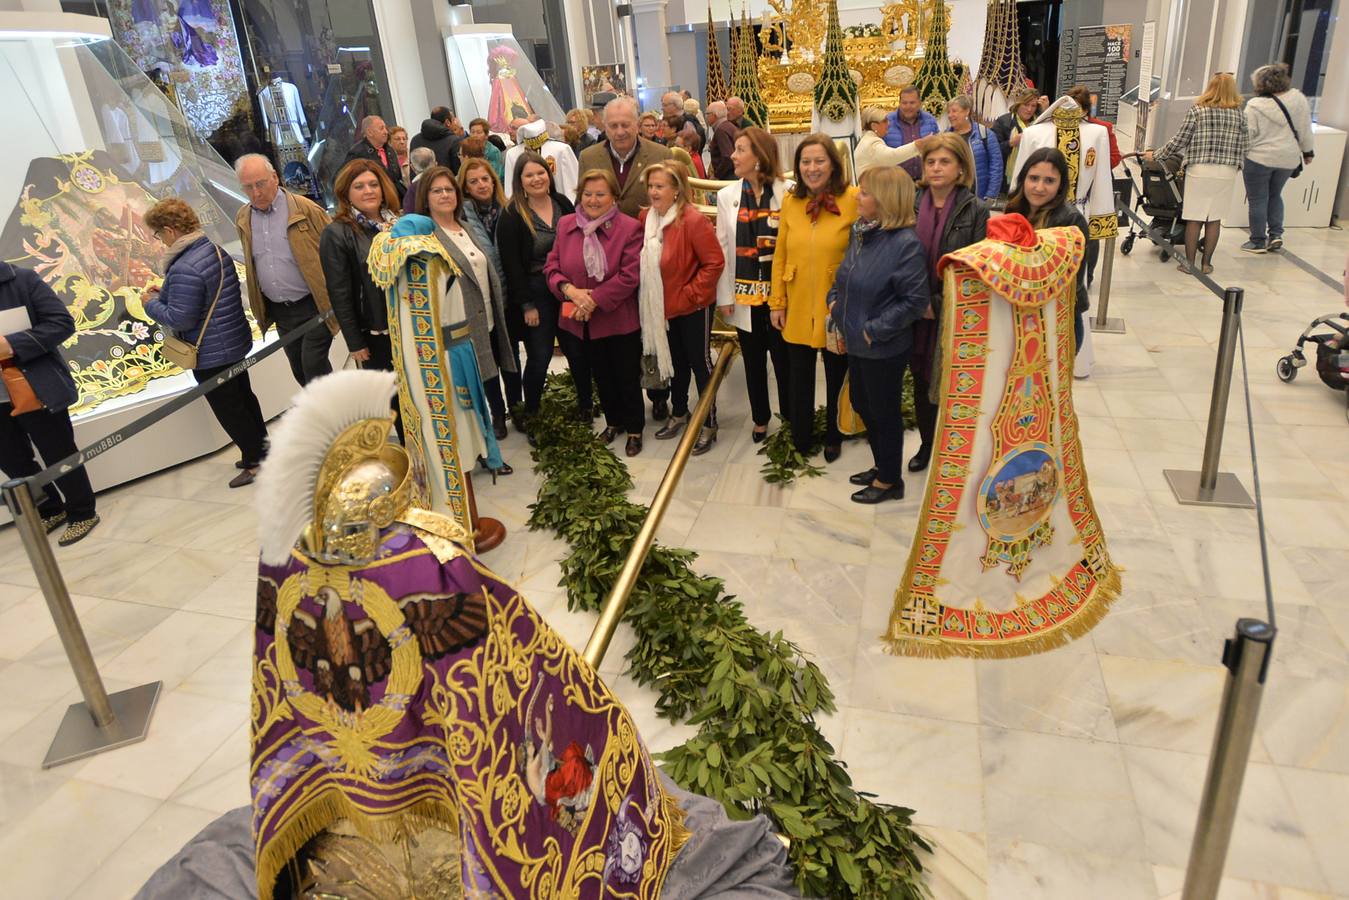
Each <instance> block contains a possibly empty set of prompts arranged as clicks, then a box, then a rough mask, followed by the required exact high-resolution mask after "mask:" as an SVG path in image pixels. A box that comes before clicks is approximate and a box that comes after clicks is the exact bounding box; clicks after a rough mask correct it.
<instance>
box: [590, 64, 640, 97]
mask: <svg viewBox="0 0 1349 900" xmlns="http://www.w3.org/2000/svg"><path fill="white" fill-rule="evenodd" d="M606 92H607V93H612V94H618V95H620V96H623V95H626V94H629V93H630V91H629V90H628V67H627V66H625V65H624V64H623V63H607V64H605V65H602V66H581V93H582V95H583V96H584V99H585V106H586V107H589V106H590V104H591V102H592V101H593V100H594V98H595V95H596V94H602V93H606Z"/></svg>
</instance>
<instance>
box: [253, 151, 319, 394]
mask: <svg viewBox="0 0 1349 900" xmlns="http://www.w3.org/2000/svg"><path fill="white" fill-rule="evenodd" d="M234 171H235V173H236V174H237V175H238V176H239V187H240V188H242V189H243V192H244V195H245V196H246V197H248V202H247V203H245V204H244V205H243V207H242V208H240V210H239V214H238V215H236V216H235V217H234V224H235V227H237V228H238V229H239V237H240V239H241V240H242V241H243V250H244V266H245V267H246V272H247V281H248V305H249V307H250V308H251V309H252V310H253V318H254V319H255V320H257V323H258V327H259V328H261V329H262V331H263V333H264V334H265V333H266V331H267V329H268V327H270V326H271V325H272V324H275V325H276V332H277V334H279V335H280V336H281V337H285V336H286V335H287V334H289V333H290V332H291V331H293V330H295V329H296V328H299V327H301V326H302V325H304V324H305V323H306V322H308V321H310V320H311V319H313V318H314V317H315V316H316V315H319V314H320V313H327V312H328V311H329V310H330V309H331V307H330V306H329V305H328V289H327V283H326V282H325V281H324V278H323V266H322V265H321V264H320V263H319V235H320V234H321V233H322V232H323V229H324V228H325V227H327V225H328V223H329V222H331V221H332V219H330V218H329V217H328V214H327V213H326V212H324V211H323V209H322V208H321V207H320V206H319V205H318V204H316V203H314V202H313V201H312V200H310V199H308V198H307V197H301V196H300V195H299V194H292V193H291V192H290V191H287V190H285V189H283V188H282V187H281V184H280V181H279V180H278V179H277V177H276V169H275V167H273V166H272V162H271V160H269V159H268V158H267V157H265V156H263V155H262V154H260V153H249V154H247V155H245V156H241V157H239V160H238V161H237V162H236V163H235V164H234ZM337 329H338V325H337V319H336V318H335V317H334V318H330V319H329V320H328V323H327V327H326V328H324V327H318V328H314V329H311V330H310V331H309V332H308V333H307V334H306V335H305V336H304V337H302V338H300V339H299V340H298V341H295V342H294V343H292V344H290V345H288V346H287V347H286V358H287V359H289V360H290V370H291V373H292V374H294V376H295V380H296V381H297V382H298V383H299V385H300V387H304V386H305V385H306V384H308V383H309V382H310V381H312V380H313V379H315V378H318V377H319V376H321V375H327V374H329V373H330V372H332V370H333V368H332V363H330V362H329V361H328V349H329V347H331V346H332V342H333V335H335V334H337Z"/></svg>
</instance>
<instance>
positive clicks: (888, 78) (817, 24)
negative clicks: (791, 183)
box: [759, 0, 949, 132]
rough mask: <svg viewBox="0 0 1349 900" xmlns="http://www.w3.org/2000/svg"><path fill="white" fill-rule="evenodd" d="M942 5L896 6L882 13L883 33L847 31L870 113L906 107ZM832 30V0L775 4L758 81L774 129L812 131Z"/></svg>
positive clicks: (910, 2)
mask: <svg viewBox="0 0 1349 900" xmlns="http://www.w3.org/2000/svg"><path fill="white" fill-rule="evenodd" d="M940 2H942V0H894V2H890V3H886V4H885V5H883V6H882V7H881V9H880V13H881V21H880V25H879V27H877V26H874V25H868V26H862V27H860V28H859V27H856V26H854V27H852V28H849V29H845V33H846V36H845V38H844V53H845V55H846V57H847V60H848V64H849V66H850V68H851V74H852V76H853V79H854V80H855V81H857V84H858V93H859V102H860V105H861V106H862V107H863V108H865V107H867V106H880V107H884V108H890V109H893V108H894V107H896V106H898V105H899V92H900V89H901V88H903V87H904V86H905V85H908V84H911V83H913V81H914V78H915V76H916V74H917V72H918V68H919V66H920V65H921V64H922V61H923V53H924V48H925V46H926V44H927V43H928V42H929V40H930V30H931V28H932V27H933V25H934V24H935V23H934V19H935V18H937V17H936V16H935V13H936V9H937V4H938V3H940ZM947 19H948V28H949V15H948V17H947ZM828 24H829V22H828V2H827V0H768V6H767V7H766V8H765V9H764V13H763V18H762V20H761V22H760V31H759V37H760V40H761V41H762V42H763V53H762V55H761V56H760V57H759V83H760V85H761V86H762V91H763V97H764V100H765V101H766V102H767V103H768V116H769V123H770V125H771V127H772V130H773V131H775V132H801V131H809V130H810V122H811V111H812V109H813V107H814V91H815V86H816V84H817V82H818V81H819V79H820V77H821V70H822V67H823V63H824V39H825V34H826V31H827V28H828ZM942 37H943V38H944V37H945V35H942ZM938 43H939V44H941V45H943V46H944V43H945V42H944V40H942V41H939V42H938Z"/></svg>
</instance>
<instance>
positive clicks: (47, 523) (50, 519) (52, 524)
mask: <svg viewBox="0 0 1349 900" xmlns="http://www.w3.org/2000/svg"><path fill="white" fill-rule="evenodd" d="M64 524H66V514H65V511H64V510H62V511H61V512H59V513H52V514H51V515H50V516H43V517H42V527H43V528H45V529H47V533H48V534H51V533H52V532H53V531H55V530H56V529H58V528H60V527H61V526H62V525H64Z"/></svg>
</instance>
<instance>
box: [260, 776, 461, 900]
mask: <svg viewBox="0 0 1349 900" xmlns="http://www.w3.org/2000/svg"><path fill="white" fill-rule="evenodd" d="M284 818H286V819H287V821H286V823H285V824H284V825H282V826H281V827H280V828H279V829H278V830H277V832H276V834H275V835H274V836H273V837H272V839H271V840H270V841H268V842H267V846H266V847H259V848H258V854H257V874H258V898H259V900H272V892H273V890H274V889H275V887H276V879H277V876H278V875H280V874H281V870H282V869H284V868H285V867H286V866H287V865H289V864H290V863H291V861H292V860H294V859H295V856H296V854H298V853H299V852H300V850H301V849H302V848H303V847H304V845H305V844H307V843H309V842H310V841H311V840H312V839H313V838H314V837H315V836H317V835H318V834H319V833H320V832H322V831H323V830H324V829H326V828H328V827H329V826H331V825H332V824H333V823H334V822H337V821H338V820H340V819H346V820H347V821H349V822H350V823H351V824H352V827H353V828H355V829H356V832H357V833H358V834H360V835H361V837H364V838H366V839H367V840H371V841H394V840H397V839H398V838H399V837H400V836H402V835H404V834H406V833H407V832H408V830H409V828H410V827H411V826H412V825H414V824H419V825H421V826H423V827H424V826H425V825H436V826H438V827H440V828H444V829H445V830H446V831H451V832H454V833H455V834H458V832H459V816H458V815H457V814H456V813H455V811H454V808H453V806H451V805H450V801H449V800H437V799H430V798H428V799H424V800H418V801H417V802H416V803H414V804H413V805H412V806H409V807H407V808H404V809H400V810H398V811H397V812H392V813H388V814H385V815H371V814H370V813H367V812H366V811H365V810H362V809H360V808H359V807H357V806H355V805H354V804H353V803H352V802H351V801H350V800H349V799H347V797H346V796H345V795H344V794H342V793H341V792H340V791H339V790H338V789H337V788H334V787H329V788H325V789H324V790H323V791H322V792H321V793H320V794H319V796H317V797H315V798H314V799H312V800H309V801H307V802H306V803H304V805H303V806H302V807H301V808H300V809H298V810H292V811H291V812H290V813H289V814H287V815H286V816H285V817H284Z"/></svg>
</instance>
